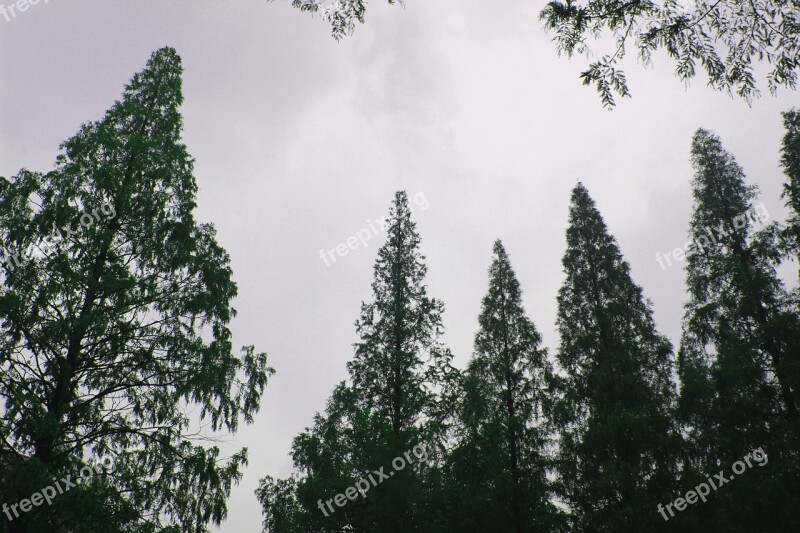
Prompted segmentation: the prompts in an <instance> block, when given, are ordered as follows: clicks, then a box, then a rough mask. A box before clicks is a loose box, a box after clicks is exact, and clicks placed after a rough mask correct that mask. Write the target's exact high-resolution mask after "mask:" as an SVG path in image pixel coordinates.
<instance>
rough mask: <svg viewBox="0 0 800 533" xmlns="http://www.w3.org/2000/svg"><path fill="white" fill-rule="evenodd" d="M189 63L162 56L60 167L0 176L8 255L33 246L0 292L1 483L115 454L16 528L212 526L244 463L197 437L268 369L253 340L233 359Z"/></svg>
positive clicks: (33, 486) (229, 419)
mask: <svg viewBox="0 0 800 533" xmlns="http://www.w3.org/2000/svg"><path fill="white" fill-rule="evenodd" d="M181 72H182V68H181V62H180V58H179V57H178V55H177V54H176V52H175V51H174V50H173V49H171V48H164V49H161V50H159V51H157V52H155V53H154V54H153V55H152V57H151V58H150V61H149V62H148V64H147V67H146V68H145V69H144V70H143V71H142V72H140V73H138V74H136V75H135V76H134V77H133V79H132V80H131V82H130V83H129V84H128V85H127V86H126V88H125V92H124V95H123V97H122V99H121V100H120V101H118V102H116V103H115V104H114V105H113V106H112V107H111V109H109V110H108V112H107V113H106V115H105V117H104V118H103V119H102V120H99V121H97V122H91V123H87V124H85V125H84V126H83V127H82V128H81V129H80V131H79V132H78V133H77V134H76V135H75V136H74V137H72V138H70V139H69V140H67V141H66V142H65V143H63V145H62V147H61V148H62V152H61V154H60V155H59V156H58V158H57V160H56V165H55V168H54V169H53V170H52V171H50V172H47V173H45V174H41V173H37V172H32V171H28V170H22V171H20V173H19V174H18V175H17V176H15V177H14V178H12V179H11V181H8V180H2V184H0V187H1V188H2V197H0V248H2V249H4V250H11V249H13V250H21V251H23V256H24V259H23V260H22V261H21V262H19V263H16V262H15V263H11V262H10V261H8V258H6V260H5V261H4V263H3V265H2V274H1V275H2V278H1V279H2V284H0V369H1V370H0V397H2V399H3V403H4V406H3V411H2V414H3V416H2V418H0V436H2V438H0V457H2V461H0V464H1V465H2V468H3V470H0V475H2V477H3V478H4V479H15V480H17V481H18V483H3V485H2V488H0V500H1V501H5V502H16V501H19V500H20V499H21V498H25V497H28V496H29V495H30V494H31V493H32V492H34V491H38V490H39V489H41V488H42V487H43V486H46V485H50V484H51V483H52V482H53V480H54V479H56V478H60V477H61V476H64V475H70V474H71V475H75V473H76V472H77V471H78V470H80V466H81V465H82V464H83V463H84V462H85V460H86V458H88V457H90V456H92V455H111V456H113V457H114V459H115V464H116V468H115V469H114V471H113V472H111V473H109V474H107V475H106V476H105V477H104V478H103V480H102V487H103V488H102V490H96V489H91V488H86V487H79V488H77V489H73V490H72V491H70V492H69V493H68V494H67V495H65V496H61V497H60V500H59V504H58V505H54V506H48V507H46V508H44V509H38V508H35V509H34V511H31V512H30V513H27V514H26V515H25V516H24V517H23V518H21V519H20V521H19V522H16V523H14V524H13V525H14V526H15V527H22V528H23V529H19V530H20V531H26V530H28V531H96V530H98V529H96V528H97V526H96V524H98V523H102V524H104V525H103V527H102V530H103V531H123V530H125V531H158V530H164V531H166V530H168V529H169V527H168V526H170V525H179V526H180V530H181V531H197V532H199V531H206V530H207V525H208V524H210V523H219V522H220V521H221V520H222V519H223V518H224V517H225V515H226V504H225V501H226V499H227V497H228V495H229V494H230V491H231V488H232V486H233V484H234V483H236V482H237V481H238V480H239V479H240V477H241V475H242V472H241V470H242V467H243V466H244V465H245V464H246V463H247V453H246V452H247V451H246V449H243V450H241V451H239V452H237V453H235V454H234V455H233V456H232V457H229V458H223V457H221V456H220V451H219V449H218V448H217V447H215V446H204V445H203V443H202V437H203V435H202V434H199V433H198V432H197V431H196V430H194V429H193V427H192V426H193V424H194V423H196V422H197V420H192V419H190V417H189V415H188V414H187V413H188V412H191V411H192V410H193V409H194V410H195V412H196V413H197V415H199V417H200V420H204V421H205V424H206V425H207V426H209V427H210V428H211V430H212V431H215V432H216V431H225V430H228V431H235V430H236V429H237V426H238V423H239V420H240V419H244V420H245V421H246V422H251V421H252V419H253V414H254V413H255V412H256V411H257V410H258V408H259V405H260V401H261V394H262V392H263V390H264V387H265V386H266V383H267V377H268V376H269V374H270V373H271V372H272V369H270V368H268V367H267V362H266V354H263V353H256V352H255V350H254V348H253V347H252V346H250V347H245V348H244V349H243V350H242V353H241V355H239V356H237V355H235V354H234V353H233V352H232V343H231V332H230V330H229V329H228V326H227V324H228V323H229V322H230V320H231V318H232V317H233V316H234V314H235V311H234V309H233V308H232V307H231V306H230V302H231V299H232V298H234V297H235V296H236V285H235V283H234V282H233V281H232V279H231V274H232V272H231V269H230V266H229V262H230V260H229V257H228V255H227V253H226V252H225V250H223V249H222V248H221V247H220V246H219V244H217V242H216V240H215V230H214V227H213V226H212V225H210V224H198V223H197V222H196V221H195V219H194V216H193V214H192V213H193V211H194V209H195V206H196V204H195V194H196V190H197V185H196V183H195V179H194V177H193V175H192V164H193V162H192V159H191V158H190V156H189V155H188V153H187V151H186V147H185V146H184V145H183V144H182V143H181V141H180V136H181V130H182V119H181V115H180V113H179V110H178V108H179V106H180V104H181V102H182V94H181ZM89 213H95V214H96V215H97V217H96V218H95V219H94V222H93V223H92V224H83V222H80V221H83V220H86V219H85V218H82V217H84V216H85V215H86V214H89ZM101 213H102V215H101ZM103 215H107V216H103ZM65 227H68V228H70V229H67V230H64V231H61V235H60V236H58V237H56V238H55V240H54V241H53V242H51V243H49V244H48V246H46V247H44V246H43V241H42V238H43V236H46V235H53V234H57V233H58V232H59V228H65ZM198 438H200V441H199V442H198ZM25 480H27V481H25ZM78 500H81V503H80V505H78V504H77V503H76V502H77V501H78ZM89 500H91V501H89ZM73 505H74V506H73ZM77 509H80V512H77V511H76V510H77ZM26 527H27V529H25V528H26ZM164 527H167V529H162V528H164Z"/></svg>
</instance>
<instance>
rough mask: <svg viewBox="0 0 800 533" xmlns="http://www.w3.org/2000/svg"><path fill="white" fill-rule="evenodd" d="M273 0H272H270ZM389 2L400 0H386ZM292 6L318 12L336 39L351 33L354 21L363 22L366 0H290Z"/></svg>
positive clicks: (308, 11) (399, 0) (399, 1)
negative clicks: (329, 26)
mask: <svg viewBox="0 0 800 533" xmlns="http://www.w3.org/2000/svg"><path fill="white" fill-rule="evenodd" d="M270 1H273V0H270ZM387 1H388V2H389V3H390V4H395V3H399V4H400V5H403V1H402V0H387ZM291 2H292V7H294V8H296V9H299V10H300V11H302V12H305V13H319V14H321V15H322V18H323V19H324V20H325V21H326V22H328V23H329V24H330V25H331V34H332V35H333V38H334V39H336V40H337V41H338V40H340V39H342V38H343V37H345V36H347V35H350V34H352V33H353V32H354V31H355V29H356V22H359V23H361V24H363V23H364V15H365V13H366V11H367V8H366V4H367V2H366V0H291Z"/></svg>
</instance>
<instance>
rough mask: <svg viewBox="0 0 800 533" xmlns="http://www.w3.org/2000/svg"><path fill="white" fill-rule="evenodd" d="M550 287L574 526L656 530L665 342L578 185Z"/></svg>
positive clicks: (670, 465) (669, 428) (561, 462)
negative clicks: (559, 273)
mask: <svg viewBox="0 0 800 533" xmlns="http://www.w3.org/2000/svg"><path fill="white" fill-rule="evenodd" d="M563 265H564V271H565V273H566V279H565V281H564V284H563V286H562V287H561V289H560V291H559V294H558V321H557V325H558V329H559V332H560V334H561V345H560V348H559V351H558V362H559V363H560V366H561V369H562V370H563V372H564V375H563V376H560V377H559V378H558V379H556V380H555V383H554V391H555V392H556V393H557V395H558V398H557V401H556V405H555V409H554V412H553V421H554V423H555V426H556V428H557V430H558V431H559V433H560V439H561V441H560V450H559V456H558V460H557V465H558V469H559V484H560V489H561V493H562V496H563V498H564V500H565V501H566V503H567V504H568V505H569V507H570V509H571V511H572V517H571V518H572V522H573V528H574V529H575V530H577V531H654V530H659V529H660V528H664V527H665V526H664V523H665V522H664V519H663V518H662V517H661V516H659V514H658V512H657V511H656V507H657V504H658V503H661V502H666V501H670V500H671V499H672V496H671V493H670V488H671V483H672V479H673V472H674V458H675V448H676V433H675V431H674V429H673V422H672V410H673V403H674V397H675V393H674V390H673V389H674V387H673V384H672V382H671V374H672V362H671V352H672V350H671V346H670V343H669V341H668V340H667V339H666V338H665V337H664V336H662V335H660V334H659V333H658V332H657V331H656V328H655V325H654V323H653V318H652V310H651V307H650V304H649V302H647V301H646V300H645V298H644V297H643V296H642V290H641V289H640V288H639V287H638V286H637V285H636V284H634V282H633V281H632V280H631V277H630V268H629V266H628V264H627V263H626V262H625V261H624V260H623V258H622V256H621V255H620V251H619V248H618V246H617V243H616V241H615V239H614V238H613V237H612V236H611V235H609V233H608V230H607V229H606V225H605V223H604V222H603V219H602V217H601V216H600V213H599V212H598V210H597V209H596V207H595V204H594V202H593V201H592V199H591V198H590V197H589V193H588V192H587V190H586V188H585V187H584V186H583V185H582V184H578V185H577V186H576V187H575V189H574V190H573V192H572V204H571V207H570V213H569V228H568V229H567V251H566V254H565V255H564V260H563Z"/></svg>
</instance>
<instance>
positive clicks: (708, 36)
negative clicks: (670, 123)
mask: <svg viewBox="0 0 800 533" xmlns="http://www.w3.org/2000/svg"><path fill="white" fill-rule="evenodd" d="M388 1H389V3H390V4H394V3H395V2H396V0H388ZM399 3H401V4H402V2H399ZM292 5H293V6H295V7H296V8H298V9H300V10H301V11H306V12H312V13H320V14H322V16H323V18H324V19H325V20H326V21H328V22H329V23H330V24H331V31H332V34H333V36H334V37H335V38H336V39H337V40H338V39H341V38H343V37H344V36H346V35H348V34H351V33H352V32H353V31H354V30H355V27H356V23H363V22H364V20H365V19H364V17H365V13H366V1H365V0H292ZM540 19H541V21H542V22H543V23H544V28H545V29H546V30H547V31H548V32H550V33H551V35H552V36H553V42H554V43H555V46H556V51H557V52H558V54H559V55H561V54H564V55H566V56H567V57H572V56H573V55H576V54H577V55H582V56H585V57H587V58H592V61H591V63H589V66H588V67H587V68H586V70H584V71H583V72H582V73H581V74H580V78H581V80H582V81H583V84H584V85H593V86H594V87H595V88H596V90H597V92H598V94H599V96H600V98H601V100H602V103H603V105H604V106H606V107H609V108H611V107H613V106H614V105H615V104H616V100H615V96H619V97H628V96H630V95H631V92H630V90H629V88H628V83H627V80H626V77H625V74H624V72H623V70H622V69H621V68H620V64H621V62H622V61H623V58H624V57H625V55H626V54H627V53H628V52H631V51H632V52H633V53H635V56H636V58H637V61H638V62H639V63H640V64H641V65H642V66H643V67H648V66H650V65H652V63H653V57H654V54H655V53H657V52H659V51H661V52H664V53H665V54H666V55H667V56H668V57H669V58H670V59H671V60H672V61H673V62H674V64H675V76H676V77H677V78H678V79H679V80H681V81H683V82H684V83H687V84H688V82H689V81H690V80H691V79H693V78H695V77H696V76H697V75H698V73H701V72H702V73H703V74H704V75H705V77H706V79H707V84H708V85H709V86H710V87H712V88H714V89H715V90H718V91H723V92H726V93H728V94H731V95H732V94H736V95H738V96H739V97H741V98H743V99H744V100H745V101H747V102H748V103H749V102H751V101H752V100H753V98H756V97H758V96H759V95H760V94H761V89H760V88H759V85H762V86H763V84H764V83H766V87H767V90H768V91H769V92H770V93H772V94H774V93H775V92H776V91H777V90H778V89H779V88H780V87H785V88H790V89H794V88H795V86H796V83H797V71H798V67H799V66H800V57H799V54H800V9H798V6H797V4H796V3H795V2H794V1H789V0H665V1H650V0H627V1H621V2H618V1H615V0H585V1H581V0H553V1H551V2H549V3H548V4H547V5H546V6H545V7H544V8H543V9H542V10H541V12H540ZM593 43H594V44H597V43H599V45H600V48H607V49H606V50H605V51H601V50H598V49H595V48H594V47H593V46H592V45H593ZM758 64H763V65H765V66H767V65H768V67H767V68H768V71H767V72H766V74H764V78H765V79H764V80H761V81H760V82H759V81H758V80H757V76H756V74H755V69H756V67H757V65H758Z"/></svg>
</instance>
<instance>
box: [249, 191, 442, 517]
mask: <svg viewBox="0 0 800 533" xmlns="http://www.w3.org/2000/svg"><path fill="white" fill-rule="evenodd" d="M387 228H388V229H387V241H386V243H385V244H384V245H383V246H382V247H381V248H380V250H379V251H378V259H377V261H376V263H375V268H374V281H373V284H372V293H373V299H372V301H370V302H368V303H364V304H362V308H361V317H360V318H359V320H358V321H357V322H356V330H357V332H358V334H359V337H360V340H359V342H357V343H356V344H355V356H354V358H353V360H352V361H350V362H349V363H348V365H347V367H348V372H349V374H350V383H341V384H340V385H339V386H338V387H337V388H336V389H335V390H334V392H333V395H332V396H331V399H330V400H329V402H328V407H327V410H326V412H325V414H324V415H319V414H318V415H317V416H316V417H315V421H314V426H313V427H312V428H310V429H307V430H306V431H305V432H303V433H302V434H300V435H298V436H297V437H296V438H295V440H294V445H293V448H292V455H293V458H294V462H295V467H296V469H297V471H298V473H299V479H298V481H297V484H296V501H297V502H299V505H300V506H301V507H302V513H301V514H302V516H301V517H300V518H298V519H296V520H294V521H293V522H292V526H291V527H299V529H287V530H286V531H295V530H297V531H302V530H303V527H305V525H306V524H308V527H311V529H312V530H314V531H325V530H332V531H364V530H367V531H378V532H382V531H386V532H389V531H428V530H435V529H433V527H434V526H432V525H431V524H432V523H435V522H436V521H437V511H436V508H435V505H434V504H435V502H436V501H437V498H438V496H437V494H436V490H437V488H436V487H437V483H436V479H437V473H436V471H435V469H436V467H437V465H438V463H439V462H441V460H440V458H439V457H438V456H439V452H438V450H440V449H442V448H443V444H444V441H445V439H446V436H447V427H446V419H447V417H448V413H449V412H450V411H451V410H452V409H450V408H449V407H448V406H449V405H450V404H451V402H450V401H448V400H447V399H446V396H445V393H446V391H451V390H453V389H454V385H453V384H454V383H455V382H456V380H457V372H456V371H455V369H453V368H452V366H451V365H450V361H451V359H452V355H451V354H450V352H449V350H447V349H445V348H444V347H442V346H441V344H440V342H439V340H438V339H439V337H440V336H441V334H442V329H443V328H442V319H441V314H442V311H443V305H442V303H441V302H439V301H438V300H435V299H432V298H429V297H428V296H427V289H426V287H425V285H424V278H425V274H426V270H427V268H426V266H425V264H424V257H423V256H422V254H421V253H420V251H419V241H420V239H419V235H418V234H417V232H416V225H415V223H414V222H413V221H412V220H411V211H410V209H409V206H408V198H407V196H406V194H405V193H404V192H398V193H397V194H396V195H395V200H394V204H393V207H392V209H391V211H390V213H389V223H388V225H387ZM420 444H422V445H425V448H426V449H427V450H428V458H427V460H426V461H418V462H414V463H413V464H411V465H410V466H407V467H406V468H404V469H403V470H398V471H396V472H393V474H394V475H393V477H392V478H391V480H388V481H384V482H383V483H381V484H379V485H377V486H374V487H373V488H371V489H370V490H369V492H368V497H359V498H356V499H355V500H354V501H348V503H347V505H346V506H344V507H343V508H339V507H338V506H334V507H333V509H334V512H332V513H331V512H327V513H325V512H323V511H322V508H321V507H320V501H319V500H322V502H324V501H326V500H329V499H331V498H333V497H334V496H335V495H336V494H337V493H344V491H345V489H347V488H348V487H351V486H354V485H355V484H356V482H358V481H359V480H360V479H364V478H367V477H368V476H369V474H371V473H372V472H374V471H375V470H378V469H380V468H382V467H383V468H385V469H389V468H390V465H391V463H392V460H393V459H395V458H396V457H401V456H403V455H404V453H406V452H408V451H409V450H411V449H412V448H413V447H415V446H417V445H420ZM290 486H291V485H289V484H288V482H287V481H279V482H277V483H275V482H272V481H271V480H267V479H265V480H264V481H263V484H262V487H265V488H264V489H263V490H261V492H260V493H259V497H260V498H261V501H262V504H263V505H264V508H265V510H266V514H267V520H268V521H270V520H271V521H272V523H274V522H275V520H277V518H276V517H284V516H289V515H293V513H294V512H295V511H294V505H295V503H294V501H295V500H292V499H291V498H289V497H288V496H287V497H283V496H282V495H283V494H285V489H286V488H287V487H290ZM276 487H280V488H281V490H282V491H283V492H281V491H279V490H278V489H277V488H276ZM326 515H327V516H326ZM298 524H299V525H298Z"/></svg>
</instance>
